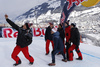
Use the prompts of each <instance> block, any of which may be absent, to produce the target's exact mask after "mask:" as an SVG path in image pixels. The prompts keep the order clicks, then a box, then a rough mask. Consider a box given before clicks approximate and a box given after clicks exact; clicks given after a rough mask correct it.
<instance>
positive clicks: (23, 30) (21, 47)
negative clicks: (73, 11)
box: [5, 15, 83, 66]
mask: <svg viewBox="0 0 100 67" xmlns="http://www.w3.org/2000/svg"><path fill="white" fill-rule="evenodd" d="M5 19H6V21H7V22H8V23H9V24H10V25H11V26H12V27H13V28H14V29H16V30H17V31H18V36H17V41H16V47H15V48H14V50H13V52H12V54H11V57H12V59H13V60H15V61H16V63H15V64H13V65H14V66H17V65H19V64H21V59H20V58H19V57H18V54H19V53H20V52H21V51H22V53H23V54H24V56H25V57H26V59H28V60H29V64H30V65H32V64H33V63H34V58H33V57H32V56H31V55H30V54H29V50H28V46H29V45H30V44H31V43H32V37H33V36H32V31H31V29H30V26H31V25H32V24H30V23H25V24H24V25H23V26H22V27H19V26H18V25H16V24H15V23H14V22H13V21H11V20H10V19H9V18H8V15H5ZM65 38H66V41H65ZM45 41H46V55H48V54H49V52H50V51H49V44H50V42H51V43H52V47H53V51H52V63H50V64H48V65H49V66H54V65H55V55H56V54H57V53H59V54H62V56H63V59H62V61H64V62H67V61H73V50H74V49H75V50H76V52H77V54H78V56H79V57H78V58H77V60H82V59H83V58H82V54H81V52H80V50H79V44H80V34H79V31H78V29H77V28H76V25H75V24H74V23H72V24H71V25H69V21H67V22H65V30H64V29H63V25H62V24H59V26H58V29H57V28H55V27H54V25H53V23H50V26H49V27H48V28H46V32H45ZM71 42H72V43H73V44H72V45H71ZM65 43H66V49H65ZM65 53H66V55H67V57H66V56H65Z"/></svg>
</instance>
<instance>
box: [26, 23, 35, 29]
mask: <svg viewBox="0 0 100 67" xmlns="http://www.w3.org/2000/svg"><path fill="white" fill-rule="evenodd" d="M25 25H26V27H27V29H29V28H30V27H31V26H32V25H33V24H32V23H25Z"/></svg>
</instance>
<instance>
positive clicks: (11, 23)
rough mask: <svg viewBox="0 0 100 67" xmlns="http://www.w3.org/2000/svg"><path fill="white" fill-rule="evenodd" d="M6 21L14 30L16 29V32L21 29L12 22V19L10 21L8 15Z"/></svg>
mask: <svg viewBox="0 0 100 67" xmlns="http://www.w3.org/2000/svg"><path fill="white" fill-rule="evenodd" d="M5 19H6V21H7V22H8V23H9V24H10V25H11V26H12V27H13V28H14V29H16V30H18V29H19V26H18V25H16V24H15V23H14V22H12V21H11V20H10V19H8V15H5Z"/></svg>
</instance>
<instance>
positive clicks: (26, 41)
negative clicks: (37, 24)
mask: <svg viewBox="0 0 100 67" xmlns="http://www.w3.org/2000/svg"><path fill="white" fill-rule="evenodd" d="M6 21H7V22H8V23H9V24H10V25H11V26H12V27H13V28H14V29H16V30H17V31H18V36H17V41H16V44H17V45H18V46H20V47H21V48H23V47H26V46H28V45H30V44H31V43H32V31H31V29H29V30H24V29H23V28H21V27H19V26H17V25H16V24H15V23H14V22H12V21H11V20H9V19H6Z"/></svg>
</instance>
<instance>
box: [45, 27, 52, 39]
mask: <svg viewBox="0 0 100 67" xmlns="http://www.w3.org/2000/svg"><path fill="white" fill-rule="evenodd" d="M47 39H48V40H52V34H51V28H50V26H48V27H47V28H46V32H45V40H47Z"/></svg>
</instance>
